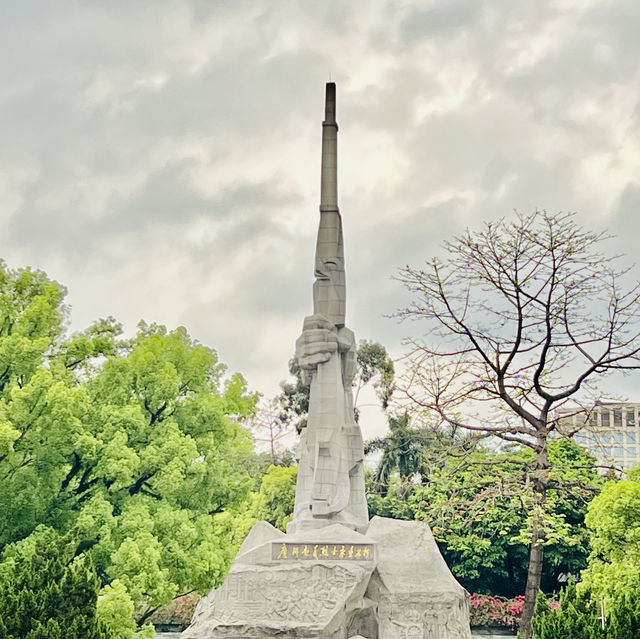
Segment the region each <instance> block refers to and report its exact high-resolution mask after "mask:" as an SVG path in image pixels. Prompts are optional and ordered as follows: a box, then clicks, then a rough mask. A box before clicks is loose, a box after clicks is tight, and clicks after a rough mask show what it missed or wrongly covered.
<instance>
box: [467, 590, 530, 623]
mask: <svg viewBox="0 0 640 639" xmlns="http://www.w3.org/2000/svg"><path fill="white" fill-rule="evenodd" d="M469 604H470V618H471V625H472V626H504V627H506V628H511V629H512V630H515V629H516V628H517V627H518V623H519V621H520V615H521V614H522V606H523V605H524V596H523V595H518V596H517V597H514V598H513V599H505V598H504V597H494V596H493V595H480V594H478V593H476V592H474V593H473V594H472V595H471V599H470V600H469Z"/></svg>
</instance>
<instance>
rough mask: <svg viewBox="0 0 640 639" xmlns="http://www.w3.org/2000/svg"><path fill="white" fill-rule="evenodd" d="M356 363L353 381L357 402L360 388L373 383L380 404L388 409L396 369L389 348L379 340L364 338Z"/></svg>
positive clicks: (357, 352) (357, 353)
mask: <svg viewBox="0 0 640 639" xmlns="http://www.w3.org/2000/svg"><path fill="white" fill-rule="evenodd" d="M356 363H357V375H356V378H355V380H354V382H353V383H354V386H355V389H356V391H355V404H356V405H357V403H358V394H359V392H360V389H361V388H362V387H363V386H364V385H365V384H368V383H372V384H373V388H374V389H375V391H376V394H377V395H378V399H379V400H380V405H381V406H382V408H383V410H386V409H387V408H388V406H389V402H390V401H391V396H392V395H393V391H394V390H395V381H394V376H395V369H394V366H393V360H392V359H391V357H389V353H387V349H386V348H385V347H384V346H382V344H378V343H377V342H371V341H369V340H366V339H365V340H362V341H361V342H360V343H359V344H358V349H357V351H356Z"/></svg>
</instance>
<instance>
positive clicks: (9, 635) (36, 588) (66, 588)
mask: <svg viewBox="0 0 640 639" xmlns="http://www.w3.org/2000/svg"><path fill="white" fill-rule="evenodd" d="M16 545H18V544H16ZM65 554H66V553H65V547H64V543H63V542H62V540H61V539H60V537H59V536H58V535H56V534H55V533H54V532H53V531H52V530H51V529H41V530H40V534H39V535H38V536H37V537H35V538H33V536H32V537H31V538H30V540H29V543H23V544H22V545H21V547H18V548H16V549H15V552H14V553H13V554H12V556H10V557H8V558H7V559H6V560H5V561H4V562H3V563H2V564H0V610H2V616H0V636H1V637H3V639H111V636H110V634H109V633H108V630H107V628H106V627H105V626H104V624H103V623H102V622H101V621H99V620H98V618H97V614H96V604H97V600H98V589H99V584H98V579H97V577H96V574H95V572H94V570H93V569H92V567H91V566H90V565H88V563H87V562H86V561H85V560H84V558H83V557H78V558H76V559H74V560H73V561H71V562H70V563H69V564H67V563H66V562H65Z"/></svg>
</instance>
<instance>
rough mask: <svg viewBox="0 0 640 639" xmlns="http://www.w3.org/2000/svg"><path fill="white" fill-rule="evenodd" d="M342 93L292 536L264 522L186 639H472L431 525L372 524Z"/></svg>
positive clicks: (330, 107) (302, 341)
mask: <svg viewBox="0 0 640 639" xmlns="http://www.w3.org/2000/svg"><path fill="white" fill-rule="evenodd" d="M335 104H336V102H335V85H333V84H332V83H329V84H328V85H327V101H326V109H325V121H324V122H323V137H322V149H323V152H322V188H321V203H320V227H319V229H318V243H317V246H316V263H315V274H316V282H315V284H314V289H313V290H314V314H313V315H311V316H309V317H307V318H305V320H304V324H303V331H302V335H301V336H300V338H299V339H298V341H297V342H296V357H297V359H298V362H299V364H300V367H301V368H302V370H303V371H305V373H306V375H307V376H308V378H309V381H310V384H311V395H310V401H309V416H308V420H307V426H306V428H304V429H303V433H302V435H301V438H300V446H299V463H298V481H297V485H296V498H295V507H294V513H293V520H292V522H291V523H290V524H289V526H288V527H287V534H286V535H285V534H284V533H282V532H281V531H279V530H277V529H275V528H274V527H273V526H271V525H270V524H268V523H266V522H259V523H257V524H256V525H255V526H254V527H253V529H252V530H251V532H250V533H249V535H248V536H247V538H246V540H245V542H244V543H243V544H242V547H241V548H240V552H239V553H238V556H237V557H236V560H235V562H234V564H233V566H232V568H231V570H230V572H229V574H228V575H227V578H226V579H225V581H224V583H223V584H222V586H221V587H220V588H218V589H217V590H215V591H212V592H211V593H209V595H208V596H207V597H205V598H203V599H202V600H201V601H200V603H199V604H198V607H197V608H196V611H195V613H194V617H193V620H192V623H191V625H190V626H189V628H187V629H186V630H185V631H184V632H183V633H182V639H223V638H228V639H268V638H272V637H278V638H279V639H316V638H317V639H470V637H471V634H470V631H469V610H468V594H467V593H466V591H465V590H464V589H463V588H462V587H461V586H460V585H459V584H458V583H457V582H456V580H455V579H454V578H453V575H452V574H451V572H450V571H449V569H448V568H447V565H446V564H445V562H444V560H443V558H442V556H441V555H440V552H439V550H438V547H437V545H436V543H435V540H434V539H433V535H432V534H431V530H430V529H429V526H427V524H424V523H421V522H405V521H396V520H392V519H385V518H381V517H374V518H373V519H372V520H371V522H369V515H368V510H367V502H366V495H365V490H364V471H363V459H364V447H363V442H362V434H361V432H360V427H359V426H358V424H357V423H356V422H355V419H354V411H353V396H352V390H351V387H352V386H351V384H352V380H353V376H354V374H355V337H354V335H353V333H352V332H351V331H350V330H349V329H348V328H346V326H345V325H344V324H345V317H344V311H345V277H344V254H343V240H342V221H341V218H340V213H339V211H338V206H337V177H336V166H337V131H338V125H337V123H336V121H335Z"/></svg>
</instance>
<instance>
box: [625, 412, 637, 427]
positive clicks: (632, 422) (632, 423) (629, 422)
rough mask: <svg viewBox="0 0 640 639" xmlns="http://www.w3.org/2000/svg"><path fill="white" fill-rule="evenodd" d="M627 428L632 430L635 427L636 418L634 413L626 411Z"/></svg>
mask: <svg viewBox="0 0 640 639" xmlns="http://www.w3.org/2000/svg"><path fill="white" fill-rule="evenodd" d="M626 417H627V426H628V427H629V428H633V427H634V426H635V425H636V418H635V415H634V412H633V411H632V410H628V411H627V415H626Z"/></svg>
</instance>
